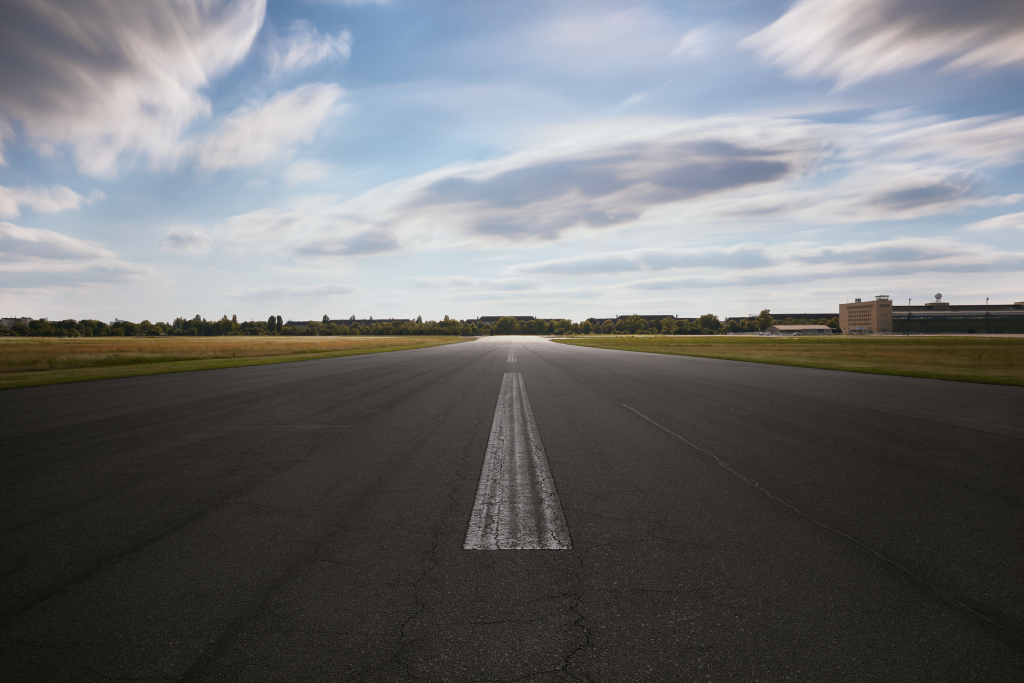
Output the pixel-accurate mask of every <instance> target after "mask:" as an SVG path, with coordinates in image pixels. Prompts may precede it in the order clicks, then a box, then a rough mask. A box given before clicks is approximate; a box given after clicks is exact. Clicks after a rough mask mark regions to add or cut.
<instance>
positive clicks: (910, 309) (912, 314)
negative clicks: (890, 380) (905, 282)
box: [892, 300, 1024, 334]
mask: <svg viewBox="0 0 1024 683" xmlns="http://www.w3.org/2000/svg"><path fill="white" fill-rule="evenodd" d="M892 331H893V334H1024V301H1018V302H1015V303H1012V304H991V305H989V304H950V303H949V302H946V301H938V300H937V301H933V302H929V303H927V304H925V305H924V306H910V305H907V306H893V313H892Z"/></svg>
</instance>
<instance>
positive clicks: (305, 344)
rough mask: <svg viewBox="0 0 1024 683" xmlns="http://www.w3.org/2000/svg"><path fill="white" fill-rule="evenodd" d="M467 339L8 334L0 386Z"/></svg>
mask: <svg viewBox="0 0 1024 683" xmlns="http://www.w3.org/2000/svg"><path fill="white" fill-rule="evenodd" d="M465 339H466V338H464V337H417V336H411V337H128V338H124V337H78V338H54V337H42V338H40V337H4V338H0V389H13V388H16V387H30V386H39V385H43V384H63V383H65V382H84V381H88V380H93V379H111V378H115V377H135V376H137V375H159V374H165V373H170V372H192V371H195V370H215V369H219V368H236V367H241V366H245V365H266V364H269V363H288V362H292V361H302V360H315V359H319V358H335V357H338V356H354V355H359V354H365V353H381V352H384V351H401V350H407V349H422V348H426V347H429V346H438V345H442V344H453V343H458V342H460V341H465Z"/></svg>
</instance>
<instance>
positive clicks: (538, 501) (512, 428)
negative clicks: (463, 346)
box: [462, 372, 572, 550]
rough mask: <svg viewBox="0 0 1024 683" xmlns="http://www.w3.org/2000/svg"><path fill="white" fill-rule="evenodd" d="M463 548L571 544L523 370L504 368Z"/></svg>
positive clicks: (556, 547)
mask: <svg viewBox="0 0 1024 683" xmlns="http://www.w3.org/2000/svg"><path fill="white" fill-rule="evenodd" d="M462 548H463V549H464V550H571V549H572V539H571V538H570V537H569V527H568V525H567V524H566V523H565V515H564V514H563V513H562V505H561V503H559V502H558V492H557V491H556V490H555V481H554V479H552V478H551V471H550V470H549V469H548V459H547V457H546V456H545V455H544V446H543V444H541V442H540V432H538V431H537V422H536V420H535V419H534V417H533V408H531V407H530V399H529V397H528V396H527V395H526V385H525V384H524V383H523V376H522V375H521V374H519V373H518V372H515V373H513V372H506V373H505V377H504V379H502V381H501V391H499V392H498V405H497V406H496V407H495V409H494V421H493V422H492V423H491V437H490V439H489V440H488V442H487V452H486V453H485V455H484V466H483V469H482V470H481V472H480V484H479V486H477V489H476V502H475V503H474V504H473V514H472V515H470V518H469V529H468V530H467V531H466V542H465V543H464V544H463V545H462Z"/></svg>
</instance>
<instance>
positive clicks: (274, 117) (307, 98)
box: [199, 83, 344, 171]
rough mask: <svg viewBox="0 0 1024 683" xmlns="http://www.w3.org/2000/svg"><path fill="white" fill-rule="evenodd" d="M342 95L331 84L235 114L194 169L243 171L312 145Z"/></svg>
mask: <svg viewBox="0 0 1024 683" xmlns="http://www.w3.org/2000/svg"><path fill="white" fill-rule="evenodd" d="M343 94H344V91H342V89H341V88H339V87H338V86H337V85H335V84H333V83H326V84H324V83H317V84H311V85H304V86H301V87H298V88H296V89H294V90H289V91H286V92H281V93H278V94H276V95H274V97H272V98H271V99H270V100H269V101H267V102H265V103H262V104H258V105H251V106H247V107H241V108H239V109H238V110H236V111H235V112H233V113H232V114H231V115H230V116H228V117H227V118H226V119H225V120H224V121H223V122H222V123H221V124H220V126H219V127H218V128H217V130H216V131H214V132H213V133H212V134H210V135H209V136H208V137H207V138H206V140H205V141H204V142H203V143H202V145H201V147H200V150H199V167H200V168H202V169H204V170H208V171H218V170H222V169H228V168H243V167H246V166H255V165H256V164H259V163H262V162H264V161H267V160H269V159H274V158H278V157H281V156H285V155H287V154H288V153H289V152H290V151H291V150H292V149H293V148H294V146H295V145H297V144H299V143H306V144H308V143H310V142H312V140H313V138H314V137H315V136H316V132H317V130H318V129H319V127H320V125H321V123H323V121H324V119H325V118H326V117H327V116H328V115H329V114H331V113H332V112H334V111H337V109H338V108H337V107H336V104H337V102H338V100H339V99H341V97H342V95H343Z"/></svg>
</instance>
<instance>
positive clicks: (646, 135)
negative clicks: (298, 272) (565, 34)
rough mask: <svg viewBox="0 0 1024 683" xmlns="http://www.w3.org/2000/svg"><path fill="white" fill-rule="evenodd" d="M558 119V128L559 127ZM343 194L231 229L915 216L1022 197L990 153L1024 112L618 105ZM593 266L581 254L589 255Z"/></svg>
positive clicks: (568, 233) (391, 232) (1016, 156)
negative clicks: (766, 113)
mask: <svg viewBox="0 0 1024 683" xmlns="http://www.w3.org/2000/svg"><path fill="white" fill-rule="evenodd" d="M556 133H557V131H556ZM554 138H555V139H554V141H552V142H550V143H547V144H539V145H535V146H532V147H527V148H524V149H520V150H518V151H513V152H511V153H509V154H506V155H504V156H499V157H496V158H494V159H491V160H487V161H483V162H477V163H467V164H453V165H449V166H444V167H441V168H438V169H435V170H432V171H428V172H426V173H423V174H419V175H416V176H413V177H410V178H407V179H405V180H399V181H395V182H392V183H388V184H385V185H382V186H379V187H377V188H375V189H372V190H370V191H368V192H366V193H364V194H362V195H359V196H357V197H354V198H352V199H348V200H345V201H340V202H338V201H332V200H331V199H330V198H329V197H322V198H320V199H314V200H313V201H305V202H293V203H292V205H291V206H286V207H282V208H267V209H263V210H259V211H256V212H249V213H247V214H242V215H240V216H236V217H234V218H232V219H231V220H230V221H229V222H228V223H229V224H231V225H232V226H233V227H232V228H231V234H232V237H231V239H232V241H233V242H234V243H236V244H242V243H247V244H250V245H252V246H257V245H260V244H262V245H263V247H264V248H268V247H270V246H271V245H272V247H273V249H275V250H276V251H278V252H280V251H281V250H285V251H287V252H290V253H293V254H297V255H303V256H311V255H320V256H357V255H367V254H380V253H387V252H393V251H403V250H409V249H418V250H421V249H432V248H447V247H463V248H464V247H473V248H504V247H506V246H508V245H511V244H518V243H544V242H552V241H557V240H567V239H578V238H581V237H584V236H587V235H591V236H592V235H597V234H600V233H602V232H610V231H621V230H623V229H626V228H628V229H634V230H655V231H657V230H660V231H662V232H664V231H667V230H671V231H672V232H673V233H674V234H677V235H699V234H701V233H702V232H703V231H705V230H707V229H708V228H707V226H713V225H717V226H721V225H723V224H725V225H728V226H729V229H730V230H731V231H732V232H743V231H757V230H760V229H765V226H773V225H777V224H778V223H779V222H781V221H785V222H788V223H789V224H791V225H793V224H812V225H813V224H818V225H821V224H853V223H867V222H872V221H880V220H911V219H915V218H921V217H925V216H934V215H940V214H946V213H951V212H963V211H968V210H971V209H975V208H979V207H990V206H998V205H1008V204H1013V203H1016V202H1018V201H1021V200H1022V199H1024V195H1020V194H1009V195H1001V194H999V193H998V188H997V187H996V185H995V184H994V183H993V182H992V181H991V178H990V176H989V175H988V169H991V168H994V167H1002V166H1007V165H1012V164H1014V163H1018V162H1019V161H1020V160H1022V158H1024V118H1006V117H1002V118H1000V117H985V118H978V119H969V120H962V121H943V120H940V119H935V118H926V117H913V116H906V115H897V116H879V117H871V118H869V119H865V120H863V121H858V122H851V123H828V124H826V123H821V122H816V121H812V120H801V119H793V118H768V117H736V116H731V117H709V118H706V119H694V120H683V121H669V120H657V119H636V120H634V119H620V120H612V121H605V122H601V123H598V124H592V126H591V128H590V129H589V130H587V129H586V128H585V127H583V130H582V132H580V131H577V135H576V136H575V137H563V136H560V135H557V134H556V135H554ZM580 267H582V266H580Z"/></svg>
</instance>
